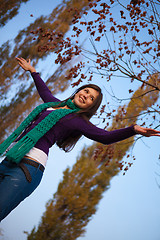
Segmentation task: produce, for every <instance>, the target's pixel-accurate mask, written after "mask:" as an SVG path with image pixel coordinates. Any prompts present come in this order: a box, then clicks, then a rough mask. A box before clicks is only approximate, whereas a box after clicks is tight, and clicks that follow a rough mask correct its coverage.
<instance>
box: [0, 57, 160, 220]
mask: <svg viewBox="0 0 160 240" xmlns="http://www.w3.org/2000/svg"><path fill="white" fill-rule="evenodd" d="M17 61H18V63H19V65H20V66H21V67H22V68H23V69H24V70H25V71H30V72H31V75H32V77H33V79H34V82H35V85H36V88H37V90H38V93H39V95H40V97H41V98H42V100H43V101H44V104H42V105H40V106H38V107H37V108H36V109H35V110H34V111H32V113H31V114H29V116H28V117H27V118H26V119H25V120H24V121H23V122H22V124H21V125H20V126H19V127H18V128H17V129H16V130H15V131H14V133H12V134H11V135H10V136H9V137H8V138H7V139H6V140H5V141H4V142H3V143H2V144H1V145H0V154H2V153H3V152H5V151H6V158H5V159H4V160H3V161H2V163H1V164H0V196H1V197H0V221H1V220H2V219H4V218H5V217H6V216H7V215H8V214H9V213H10V212H11V211H12V210H13V209H14V208H15V207H16V206H17V205H18V204H19V203H20V202H21V201H23V200H24V199H25V198H26V197H28V196H29V195H30V194H31V193H32V192H33V191H34V190H35V189H36V187H37V186H38V185H39V183H40V181H41V178H42V175H43V171H44V169H45V166H46V162H47V156H48V152H49V148H50V147H51V146H52V145H53V144H55V143H56V144H57V145H58V146H59V147H60V148H62V149H63V150H64V151H69V150H71V149H72V148H73V147H74V145H75V144H76V142H77V141H78V139H79V138H80V137H81V135H84V136H86V137H88V138H90V139H92V140H95V141H98V142H101V143H103V144H111V143H115V142H118V141H121V140H124V139H127V138H129V137H131V136H134V135H135V134H141V135H144V136H147V137H149V136H160V131H157V130H154V129H148V128H143V127H141V126H138V125H132V126H130V127H126V128H123V129H119V130H114V131H110V132H108V131H106V130H104V129H100V128H98V127H96V126H94V125H93V124H92V123H91V122H90V121H89V119H90V118H91V117H92V116H93V115H94V114H95V112H96V111H97V109H98V107H99V106H100V104H101V101H102V93H101V89H100V88H99V87H98V86H96V85H94V84H88V85H84V86H82V87H80V88H79V89H78V90H77V91H76V92H75V93H74V94H73V95H72V96H71V97H69V98H68V99H66V100H64V101H60V100H59V99H57V98H55V97H54V96H53V95H52V93H51V92H50V90H49V89H48V87H47V86H46V84H45V83H44V82H43V81H42V79H41V78H40V76H39V74H38V73H37V72H36V70H35V68H34V67H32V66H31V64H30V60H29V61H28V62H27V61H26V60H25V59H23V58H17Z"/></svg>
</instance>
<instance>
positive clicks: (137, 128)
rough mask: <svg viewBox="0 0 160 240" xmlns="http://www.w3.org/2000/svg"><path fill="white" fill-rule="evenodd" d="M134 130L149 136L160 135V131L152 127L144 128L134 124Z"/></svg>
mask: <svg viewBox="0 0 160 240" xmlns="http://www.w3.org/2000/svg"><path fill="white" fill-rule="evenodd" d="M134 131H135V132H136V133H137V134H141V135H143V136H145V137H151V136H159V137H160V131H158V130H155V129H152V128H144V127H141V126H139V125H135V126H134Z"/></svg>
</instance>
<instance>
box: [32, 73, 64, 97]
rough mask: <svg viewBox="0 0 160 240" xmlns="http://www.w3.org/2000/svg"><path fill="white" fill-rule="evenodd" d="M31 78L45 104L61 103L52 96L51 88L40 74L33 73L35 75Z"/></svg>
mask: <svg viewBox="0 0 160 240" xmlns="http://www.w3.org/2000/svg"><path fill="white" fill-rule="evenodd" d="M31 76H32V77H33V80H34V82H35V85H36V88H37V91H38V93H39V95H40V97H41V98H42V100H43V101H44V102H59V101H60V100H59V99H58V98H56V97H54V96H53V95H52V93H51V91H50V90H49V88H48V87H47V86H46V84H45V83H44V81H43V80H42V79H41V77H40V76H39V73H37V72H33V73H31Z"/></svg>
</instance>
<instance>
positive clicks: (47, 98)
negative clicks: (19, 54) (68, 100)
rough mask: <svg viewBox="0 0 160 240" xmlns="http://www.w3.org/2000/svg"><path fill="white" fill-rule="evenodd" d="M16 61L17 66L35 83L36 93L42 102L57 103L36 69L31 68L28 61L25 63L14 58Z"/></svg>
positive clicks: (57, 100)
mask: <svg viewBox="0 0 160 240" xmlns="http://www.w3.org/2000/svg"><path fill="white" fill-rule="evenodd" d="M16 60H17V61H18V64H19V65H20V66H21V67H22V68H23V69H24V70H25V71H30V73H31V75H32V77H33V80H34V82H35V85H36V88H37V91H38V93H39V95H40V97H41V98H42V100H43V101H44V102H59V101H60V100H59V99H58V98H56V97H54V96H53V95H52V93H51V91H50V90H49V88H48V87H47V85H46V84H45V83H44V81H43V80H42V79H41V77H40V76H39V73H37V72H36V69H35V68H34V67H32V65H31V61H30V59H29V60H28V61H26V60H25V59H24V58H16Z"/></svg>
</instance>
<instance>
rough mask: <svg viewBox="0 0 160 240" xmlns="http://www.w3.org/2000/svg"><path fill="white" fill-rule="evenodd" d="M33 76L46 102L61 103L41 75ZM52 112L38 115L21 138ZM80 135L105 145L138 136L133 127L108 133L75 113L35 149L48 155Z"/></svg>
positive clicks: (34, 74)
mask: <svg viewBox="0 0 160 240" xmlns="http://www.w3.org/2000/svg"><path fill="white" fill-rule="evenodd" d="M31 75H32V77H33V79H34V82H35V85H36V88H37V90H38V93H39V95H40V97H41V98H42V100H43V101H44V102H57V101H60V100H59V99H57V98H56V97H54V96H53V95H52V93H51V91H50V90H49V88H48V87H47V86H46V84H45V83H44V82H43V80H42V79H41V77H40V75H39V73H36V72H34V73H32V74H31ZM51 111H52V110H44V111H42V113H41V114H40V115H38V117H37V118H36V119H35V120H34V121H33V122H32V123H31V124H30V125H29V126H28V128H26V130H25V131H24V132H23V133H22V135H21V137H22V136H24V135H25V134H26V133H27V132H29V131H30V130H31V129H33V128H34V127H35V126H36V125H37V124H38V123H39V122H40V121H42V119H44V118H45V117H46V116H47V115H48V114H49V113H51ZM79 133H80V134H82V135H84V136H85V137H87V138H89V139H92V140H94V141H97V142H100V143H103V144H111V143H115V142H118V141H121V140H124V139H127V138H129V137H132V136H134V135H135V134H136V133H135V131H134V128H133V126H130V127H126V128H122V129H118V130H114V131H106V130H104V129H101V128H98V127H96V126H95V125H93V124H92V123H91V122H89V121H86V120H85V119H83V118H82V117H80V116H78V115H77V116H76V115H75V113H73V114H69V115H66V116H65V117H63V118H61V119H60V120H59V121H58V122H57V123H56V124H55V125H54V126H53V127H52V128H51V129H50V130H49V131H48V132H47V133H46V134H45V135H44V136H43V137H42V138H40V139H39V140H38V142H37V143H36V145H35V147H36V148H38V149H40V150H42V151H43V152H45V153H46V154H47V155H48V152H49V148H50V147H51V146H52V145H53V144H54V143H55V142H56V141H58V140H62V139H65V138H66V137H68V136H74V135H77V134H79ZM21 137H20V138H21Z"/></svg>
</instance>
